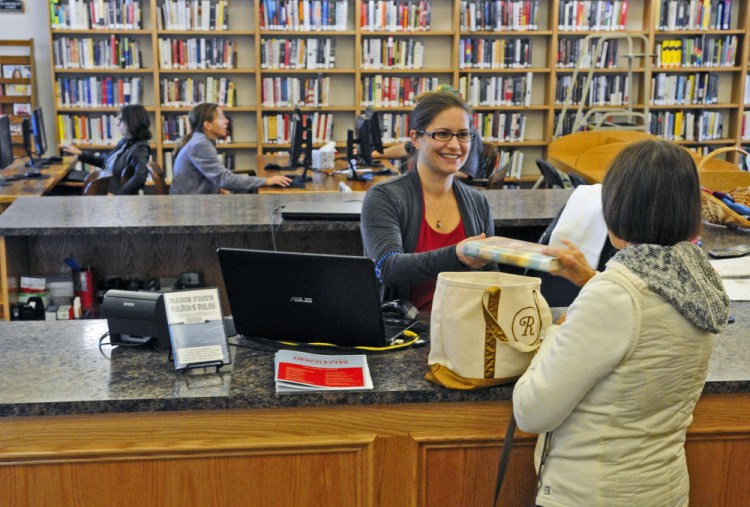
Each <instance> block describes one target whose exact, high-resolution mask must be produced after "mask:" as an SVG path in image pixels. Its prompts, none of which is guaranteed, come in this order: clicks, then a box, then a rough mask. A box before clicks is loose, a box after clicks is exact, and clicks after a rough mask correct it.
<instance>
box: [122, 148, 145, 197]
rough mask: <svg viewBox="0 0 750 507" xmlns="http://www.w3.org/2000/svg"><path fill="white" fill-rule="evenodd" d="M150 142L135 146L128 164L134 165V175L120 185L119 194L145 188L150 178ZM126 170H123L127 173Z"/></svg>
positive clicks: (131, 192) (126, 193)
mask: <svg viewBox="0 0 750 507" xmlns="http://www.w3.org/2000/svg"><path fill="white" fill-rule="evenodd" d="M150 152H151V150H150V149H149V147H148V144H145V143H140V144H138V145H136V146H134V147H133V150H132V151H131V153H130V158H129V160H128V164H130V165H131V166H132V167H133V176H131V177H130V179H129V180H128V181H124V182H122V183H124V185H123V186H122V187H120V191H119V192H118V195H130V194H134V193H136V192H137V191H138V190H140V189H141V188H143V185H145V184H146V179H147V178H148V166H147V165H146V164H148V157H149V155H150V154H151V153H150ZM125 172H126V171H123V173H125Z"/></svg>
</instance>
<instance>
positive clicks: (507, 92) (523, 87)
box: [458, 72, 534, 106]
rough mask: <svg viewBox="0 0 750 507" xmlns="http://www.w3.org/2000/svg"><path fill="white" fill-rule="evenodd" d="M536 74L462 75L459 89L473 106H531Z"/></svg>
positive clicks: (459, 80)
mask: <svg viewBox="0 0 750 507" xmlns="http://www.w3.org/2000/svg"><path fill="white" fill-rule="evenodd" d="M533 80H534V74H533V73H532V72H527V73H526V74H522V75H502V76H485V75H481V76H477V75H474V76H472V75H468V76H461V77H460V78H459V79H458V91H459V92H460V93H461V96H462V97H463V98H464V100H466V102H467V103H468V104H469V105H471V106H530V105H531V89H532V86H533Z"/></svg>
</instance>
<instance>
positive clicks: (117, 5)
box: [49, 0, 143, 30]
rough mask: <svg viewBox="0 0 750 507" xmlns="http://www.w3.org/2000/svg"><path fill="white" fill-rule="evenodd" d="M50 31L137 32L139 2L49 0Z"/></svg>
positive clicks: (140, 22)
mask: <svg viewBox="0 0 750 507" xmlns="http://www.w3.org/2000/svg"><path fill="white" fill-rule="evenodd" d="M49 13H50V23H51V25H52V29H70V28H74V29H85V30H97V29H98V30H118V29H120V30H121V29H139V28H141V27H142V23H143V20H142V18H143V16H142V11H141V1H140V0H49Z"/></svg>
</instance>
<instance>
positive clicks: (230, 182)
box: [186, 143, 274, 192]
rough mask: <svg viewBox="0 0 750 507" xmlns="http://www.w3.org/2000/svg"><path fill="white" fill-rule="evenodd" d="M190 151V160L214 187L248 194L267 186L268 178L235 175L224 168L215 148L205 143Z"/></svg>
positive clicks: (192, 147)
mask: <svg viewBox="0 0 750 507" xmlns="http://www.w3.org/2000/svg"><path fill="white" fill-rule="evenodd" d="M186 148H187V147H186ZM188 149H190V153H189V154H190V158H191V160H192V162H193V164H194V165H195V167H196V168H197V169H198V170H199V171H200V172H201V173H202V174H203V176H205V177H206V178H207V179H208V180H209V181H211V183H212V184H213V185H214V187H217V188H225V189H227V190H232V191H235V192H248V191H250V190H253V189H256V188H259V187H262V186H265V185H266V184H267V180H266V178H259V177H257V176H249V175H246V174H235V173H233V172H232V171H230V170H229V169H227V168H226V167H224V164H222V163H221V160H220V159H219V157H218V156H217V155H216V148H214V147H213V146H206V145H205V144H203V143H199V144H195V145H193V146H191V147H189V148H188ZM273 178H274V177H272V178H268V180H272V179H273ZM271 184H273V183H271Z"/></svg>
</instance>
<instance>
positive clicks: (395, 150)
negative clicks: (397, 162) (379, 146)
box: [372, 143, 409, 159]
mask: <svg viewBox="0 0 750 507" xmlns="http://www.w3.org/2000/svg"><path fill="white" fill-rule="evenodd" d="M408 156H409V152H408V151H407V149H406V144H404V143H398V144H392V145H390V146H386V147H385V148H384V149H383V153H380V152H377V151H373V152H372V158H376V159H383V158H387V159H395V158H407V157H408Z"/></svg>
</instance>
